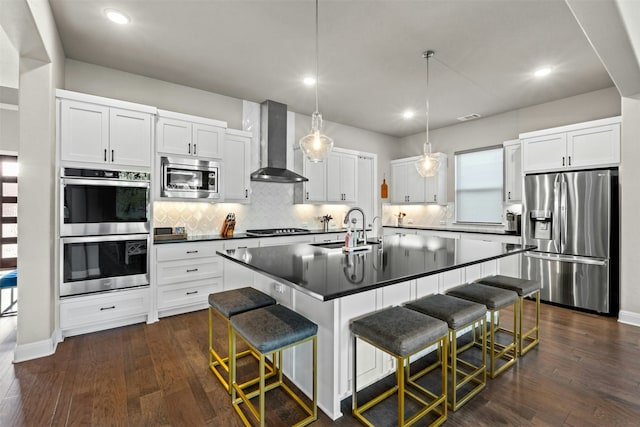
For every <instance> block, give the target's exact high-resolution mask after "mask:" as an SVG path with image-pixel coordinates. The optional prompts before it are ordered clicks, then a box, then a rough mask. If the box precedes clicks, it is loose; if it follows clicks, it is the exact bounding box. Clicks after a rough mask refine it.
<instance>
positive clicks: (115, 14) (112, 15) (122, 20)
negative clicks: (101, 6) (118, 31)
mask: <svg viewBox="0 0 640 427" xmlns="http://www.w3.org/2000/svg"><path fill="white" fill-rule="evenodd" d="M104 14H105V15H107V18H109V20H111V21H112V22H115V23H116V24H120V25H125V24H128V23H129V22H131V20H130V19H129V17H128V16H127V15H125V14H124V13H122V12H120V11H118V10H115V9H105V11H104Z"/></svg>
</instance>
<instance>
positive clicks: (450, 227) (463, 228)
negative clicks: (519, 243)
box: [384, 225, 520, 237]
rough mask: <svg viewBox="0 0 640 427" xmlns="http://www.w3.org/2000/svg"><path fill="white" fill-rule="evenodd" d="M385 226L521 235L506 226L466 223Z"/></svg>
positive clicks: (388, 226)
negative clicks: (508, 229)
mask: <svg viewBox="0 0 640 427" xmlns="http://www.w3.org/2000/svg"><path fill="white" fill-rule="evenodd" d="M384 228H406V229H407V230H433V231H450V232H452V233H476V234H496V235H499V236H514V237H520V235H519V234H516V232H515V231H505V230H504V228H498V227H496V228H474V227H468V226H464V225H401V226H396V225H385V226H384Z"/></svg>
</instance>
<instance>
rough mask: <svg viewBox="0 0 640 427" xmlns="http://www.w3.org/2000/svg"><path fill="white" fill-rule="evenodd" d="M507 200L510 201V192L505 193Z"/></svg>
mask: <svg viewBox="0 0 640 427" xmlns="http://www.w3.org/2000/svg"><path fill="white" fill-rule="evenodd" d="M507 200H511V191H507Z"/></svg>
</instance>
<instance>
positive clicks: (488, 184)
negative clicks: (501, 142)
mask: <svg viewBox="0 0 640 427" xmlns="http://www.w3.org/2000/svg"><path fill="white" fill-rule="evenodd" d="M503 182H504V181H503V163H502V146H499V147H498V146H494V147H486V148H482V149H479V150H470V151H461V152H458V153H455V187H456V201H455V209H456V222H476V223H490V224H496V223H501V222H502V186H503Z"/></svg>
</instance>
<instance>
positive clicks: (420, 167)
mask: <svg viewBox="0 0 640 427" xmlns="http://www.w3.org/2000/svg"><path fill="white" fill-rule="evenodd" d="M433 54H434V52H433V51H432V50H427V51H425V52H423V53H422V57H423V58H425V59H426V60H427V102H426V112H427V113H426V115H427V125H426V140H425V142H424V146H423V148H422V156H420V158H419V159H418V160H416V169H417V171H418V173H419V174H420V175H421V176H423V177H425V178H426V177H430V176H435V175H436V174H437V173H438V169H439V168H440V160H439V158H438V156H437V155H436V154H435V153H432V152H431V142H429V59H430V58H431V57H433Z"/></svg>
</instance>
